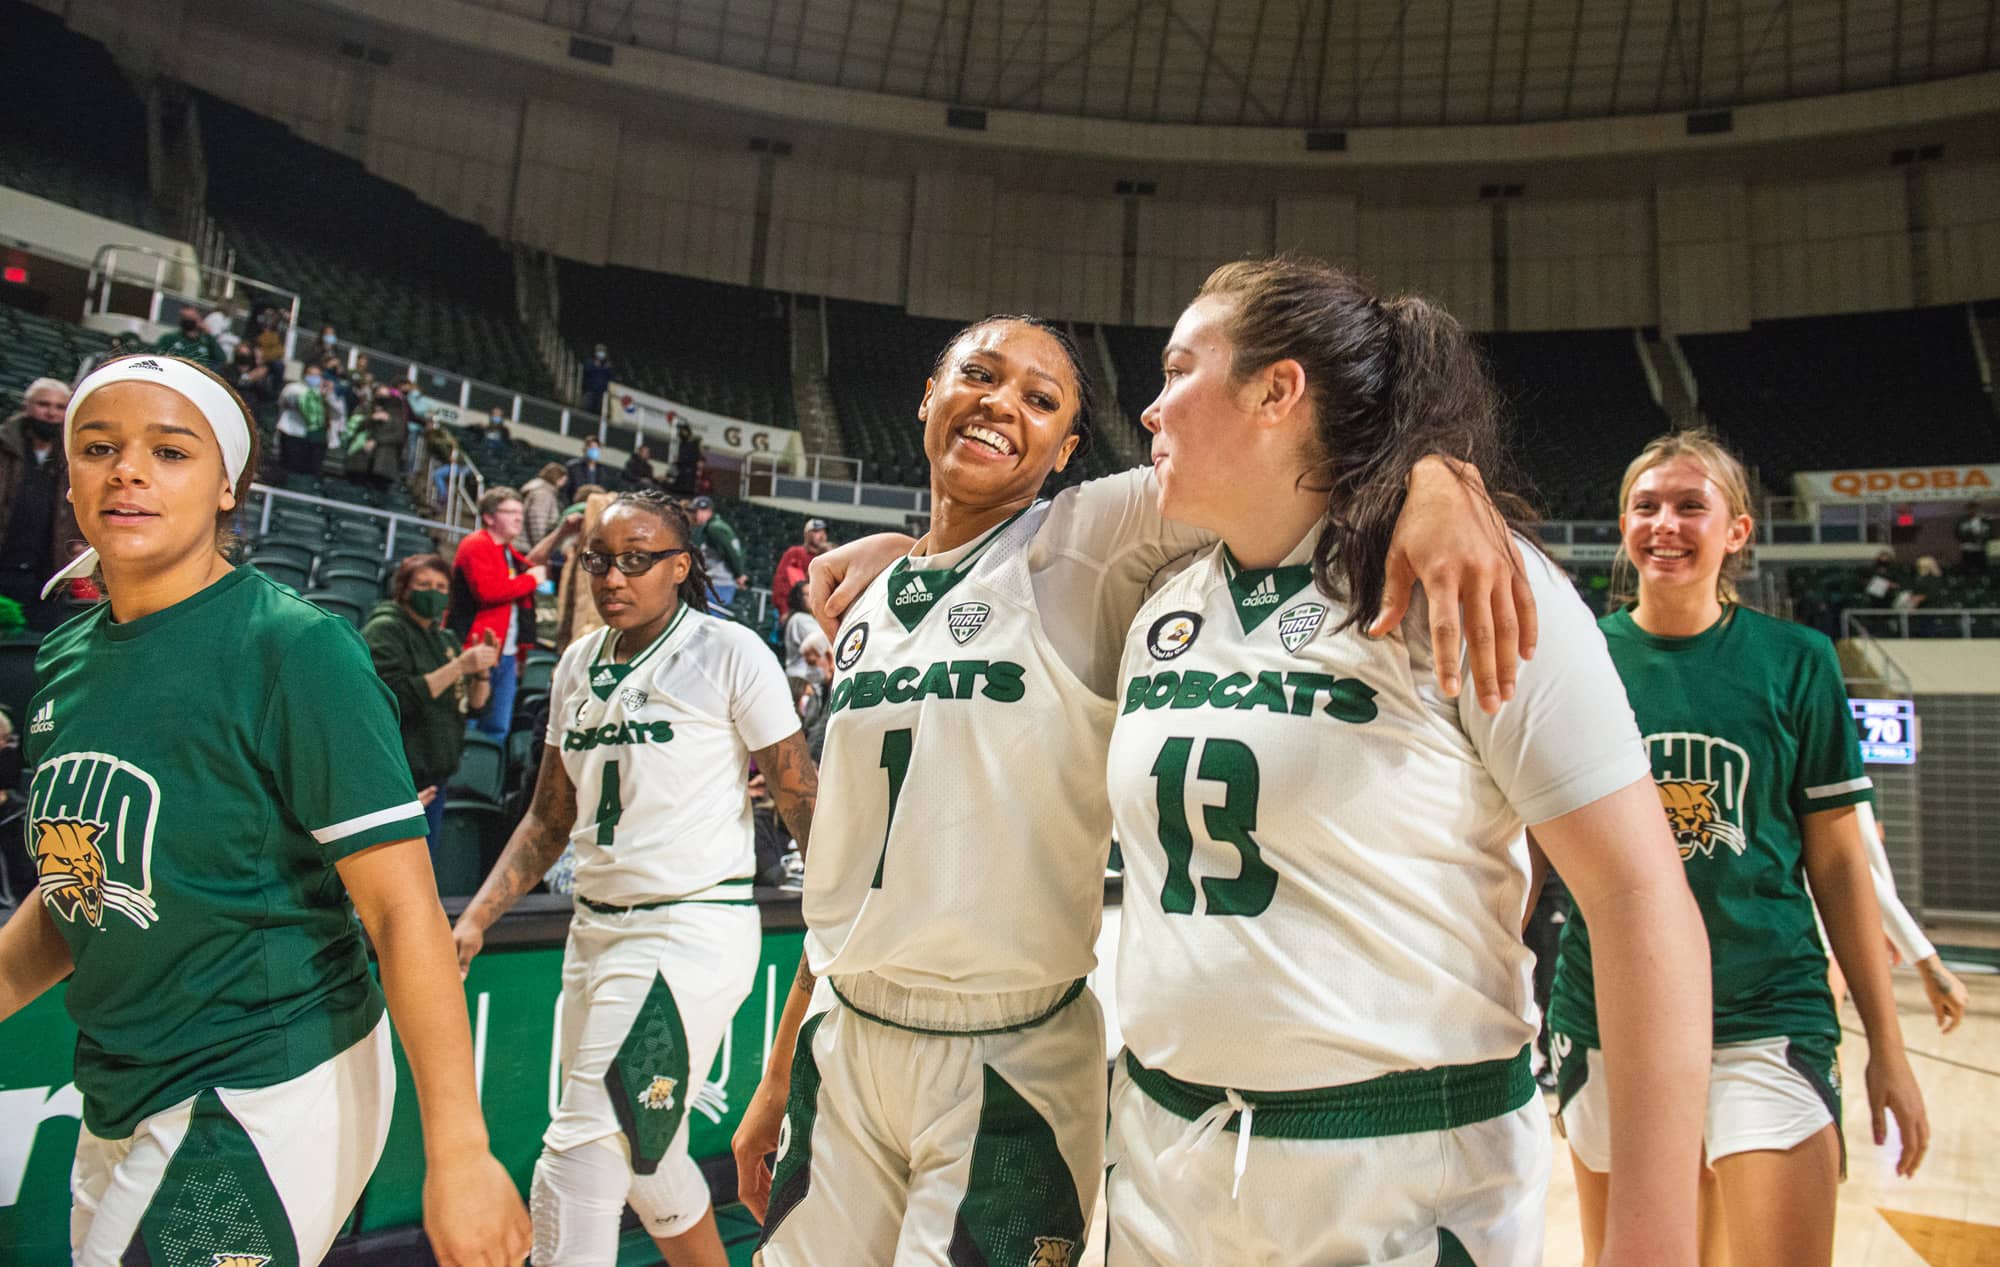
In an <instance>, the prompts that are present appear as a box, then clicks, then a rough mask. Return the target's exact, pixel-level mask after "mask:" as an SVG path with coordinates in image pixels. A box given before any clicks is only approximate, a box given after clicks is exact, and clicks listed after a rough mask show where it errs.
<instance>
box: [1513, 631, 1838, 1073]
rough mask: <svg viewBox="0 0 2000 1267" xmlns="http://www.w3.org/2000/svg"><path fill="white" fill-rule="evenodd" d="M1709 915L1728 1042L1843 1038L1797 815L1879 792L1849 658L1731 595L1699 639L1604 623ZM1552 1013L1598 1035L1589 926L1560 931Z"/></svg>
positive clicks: (1566, 1030)
mask: <svg viewBox="0 0 2000 1267" xmlns="http://www.w3.org/2000/svg"><path fill="white" fill-rule="evenodd" d="M1598 626H1599V628H1601V629H1603V630H1604V640H1605V642H1606V644H1607V645H1608V646H1609V647H1610V649H1611V660H1612V663H1614V664H1615V665H1617V666H1618V676H1619V677H1620V678H1622V679H1624V682H1625V694H1626V697H1627V698H1628V699H1629V700H1630V701H1631V704H1632V712H1633V715H1634V716H1635V717H1637V719H1638V722H1639V730H1640V733H1642V734H1643V735H1645V737H1646V751H1647V755H1648V756H1649V757H1650V758H1651V760H1652V763H1653V780H1654V782H1655V783H1656V784H1658V786H1659V791H1660V801H1661V804H1662V806H1663V807H1664V808H1665V810H1666V813H1667V819H1668V821H1669V823H1670V824H1671V825H1672V827H1673V829H1674V839H1675V841H1676V842H1677V843H1678V844H1679V845H1680V849H1681V857H1682V859H1683V861H1684V862H1685V863H1686V866H1687V878H1688V887H1689V888H1691V889H1692V890H1694V895H1695V900H1696V901H1697V902H1698V903H1699V904H1700V906H1701V914H1702V919H1703V920H1704V921H1705V922H1706V923H1707V925H1708V946H1709V956H1710V968H1711V972H1712V974H1713V988H1714V999H1715V1041H1716V1042H1717V1043H1736V1042H1746V1041H1748V1040H1750V1039H1753V1038H1776V1037H1781V1036H1782V1037H1794V1038H1803V1037H1809V1036H1814V1035H1818V1036H1823V1037H1825V1038H1827V1039H1830V1040H1833V1041H1836V1042H1837V1041H1839V1038H1840V1027H1839V1023H1838V1021H1837V1019H1836V1017H1835V1014H1834V1010H1833V996H1832V994H1831V993H1830V992H1829V991H1828V989H1827V984H1826V951H1825V950H1824V949H1823V948H1822V946H1821V944H1820V938H1819V930H1818V928H1817V927H1816V925H1815V924H1814V921H1813V907H1812V897H1811V895H1810V894H1809V893H1808V892H1807V891H1806V877H1805V866H1804V862H1803V852H1804V847H1803V840H1802V837H1801V832H1800V821H1801V820H1802V819H1803V818H1804V817H1805V816H1806V815H1807V814H1811V813H1816V812H1818V811H1820V810H1829V809H1838V808H1840V807H1842V806H1846V805H1855V804H1858V803H1860V802H1862V801H1865V800H1867V799H1868V796H1869V792H1870V787H1871V785H1870V783H1869V780H1868V776H1867V775H1866V774H1865V773H1863V771H1862V768H1861V748H1860V745H1859V743H1858V742H1857V741H1856V738H1855V735H1854V726H1853V722H1852V720H1851V719H1850V718H1849V715H1848V710H1847V691H1846V689H1845V688H1844V687H1843V686H1842V685H1841V679H1840V662H1839V660H1838V659H1837V658H1836V656H1835V655H1834V650H1833V644H1832V643H1831V642H1829V641H1827V639H1826V637H1825V636H1824V635H1823V634H1820V633H1818V632H1816V631H1814V630H1811V629H1808V628H1806V627H1805V626H1803V625H1795V624H1792V623H1791V622H1789V621H1783V620H1776V619H1773V618H1772V617H1769V616H1765V615H1763V614H1761V613H1759V612H1754V611H1748V610H1745V609H1743V608H1740V607H1739V608H1734V609H1732V610H1730V611H1728V612H1727V613H1725V614H1724V616H1723V618H1722V620H1720V621H1718V622H1717V623H1716V624H1715V625H1714V626H1712V627H1711V628H1709V629H1707V630H1705V631H1704V632H1702V633H1699V634H1696V635H1695V636H1694V637H1691V638H1660V637H1655V636H1654V635H1652V634H1649V633H1647V632H1646V631H1645V630H1643V629H1641V628H1639V626H1638V625H1637V624H1636V623H1635V622H1634V621H1633V619H1632V617H1631V615H1630V613H1629V612H1625V611H1619V612H1613V613H1612V614H1611V615H1609V616H1606V617H1604V619H1602V620H1600V621H1599V622H1598ZM1549 1024H1550V1026H1551V1028H1553V1029H1554V1030H1555V1031H1556V1032H1558V1033H1561V1034H1567V1035H1569V1036H1570V1037H1571V1038H1574V1039H1577V1040H1579V1041H1581V1042H1582V1043H1584V1044H1585V1045H1587V1046H1593V1047H1594V1046H1597V1045H1598V1041H1599V1040H1598V1033H1597V1008H1596V1001H1595V998H1594V994H1593V985H1592V977H1591V965H1590V929H1589V928H1588V927H1586V926H1585V923H1584V920H1583V916H1582V914H1581V913H1580V912H1579V913H1578V914H1576V915H1574V916H1572V917H1571V919H1570V921H1569V923H1568V924H1567V925H1565V926H1564V928H1563V937H1562V953H1561V957H1560V958H1559V960H1558V961H1557V965H1556V980H1555V988H1554V992H1553V994H1552V996H1551V1001H1550V1007H1549Z"/></svg>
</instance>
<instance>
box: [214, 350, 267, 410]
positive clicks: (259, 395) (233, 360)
mask: <svg viewBox="0 0 2000 1267" xmlns="http://www.w3.org/2000/svg"><path fill="white" fill-rule="evenodd" d="M222 377H223V380H224V381H226V382H227V383H228V384H229V385H230V386H231V387H234V388H235V389H236V394H237V395H238V396H241V397H242V398H243V403H244V404H246V405H248V406H250V410H251V412H252V413H255V412H257V411H258V410H259V409H261V408H262V407H263V406H265V405H268V404H270V403H271V402H272V401H274V400H276V399H278V380H277V377H276V376H275V375H273V374H272V373H271V367H270V366H268V365H264V364H261V363H260V362H259V361H258V359H257V345H256V344H254V343H245V342H243V341H242V340H241V339H238V340H237V341H236V351H235V353H234V354H232V355H231V357H230V359H229V365H228V366H227V368H225V369H224V370H223V371H222Z"/></svg>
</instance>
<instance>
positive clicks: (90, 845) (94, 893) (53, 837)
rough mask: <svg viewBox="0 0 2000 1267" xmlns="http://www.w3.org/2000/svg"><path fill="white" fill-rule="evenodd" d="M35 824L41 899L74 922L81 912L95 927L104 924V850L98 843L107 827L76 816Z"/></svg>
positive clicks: (36, 861) (36, 866)
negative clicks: (81, 819) (74, 817)
mask: <svg viewBox="0 0 2000 1267" xmlns="http://www.w3.org/2000/svg"><path fill="white" fill-rule="evenodd" d="M35 826H36V827H37V828H38V829H39V830H38V833H37V835H36V836H35V870H36V871H37V872H38V873H40V876H41V890H42V900H43V901H44V902H47V903H48V904H49V905H50V906H51V907H52V908H54V910H55V912H56V914H58V915H61V916H62V917H63V918H64V919H66V920H68V921H69V922H70V923H72V924H74V923H76V917H77V915H78V913H79V912H80V913H81V914H82V915H83V918H84V919H85V920H87V921H88V922H89V924H90V926H91V927H92V928H102V927H104V854H103V852H102V851H101V850H99V849H98V847H97V837H98V834H99V833H100V832H102V831H103V830H104V829H103V828H102V827H99V826H98V825H97V824H96V823H79V822H77V821H75V820H74V819H57V820H56V821H55V822H50V823H37V824H36V825H35Z"/></svg>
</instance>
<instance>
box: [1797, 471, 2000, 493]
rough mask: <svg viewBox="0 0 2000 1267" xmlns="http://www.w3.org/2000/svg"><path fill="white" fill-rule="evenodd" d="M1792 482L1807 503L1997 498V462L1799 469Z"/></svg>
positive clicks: (1998, 485)
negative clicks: (1958, 464) (1836, 469)
mask: <svg viewBox="0 0 2000 1267" xmlns="http://www.w3.org/2000/svg"><path fill="white" fill-rule="evenodd" d="M1792 485H1793V491H1794V492H1796V493H1797V494H1798V496H1800V497H1801V498H1803V499H1805V500H1806V501H1809V502H1958V501H1967V502H1976V501H1992V500H1994V499H1995V498H1996V497H2000V492H1996V491H1995V490H2000V465H1993V464H1986V465H1977V464H1975V465H1970V466H1894V467H1875V468H1868V467H1859V468H1855V469H1852V470H1846V471H1800V472H1799V473H1798V474H1797V475H1794V476H1793V477H1792Z"/></svg>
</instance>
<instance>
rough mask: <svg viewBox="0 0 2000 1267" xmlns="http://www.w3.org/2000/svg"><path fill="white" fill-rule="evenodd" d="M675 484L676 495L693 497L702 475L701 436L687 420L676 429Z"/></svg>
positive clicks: (673, 490) (674, 492) (674, 491)
mask: <svg viewBox="0 0 2000 1267" xmlns="http://www.w3.org/2000/svg"><path fill="white" fill-rule="evenodd" d="M674 445H675V447H674V486H673V489H672V490H671V491H672V492H673V495H674V496H676V497H693V496H694V495H695V494H696V492H697V489H698V485H699V481H700V477H701V437H700V436H697V435H696V434H695V433H694V428H693V427H690V426H688V425H687V424H686V423H685V422H683V423H681V424H680V426H678V427H676V428H675V431H674Z"/></svg>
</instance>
